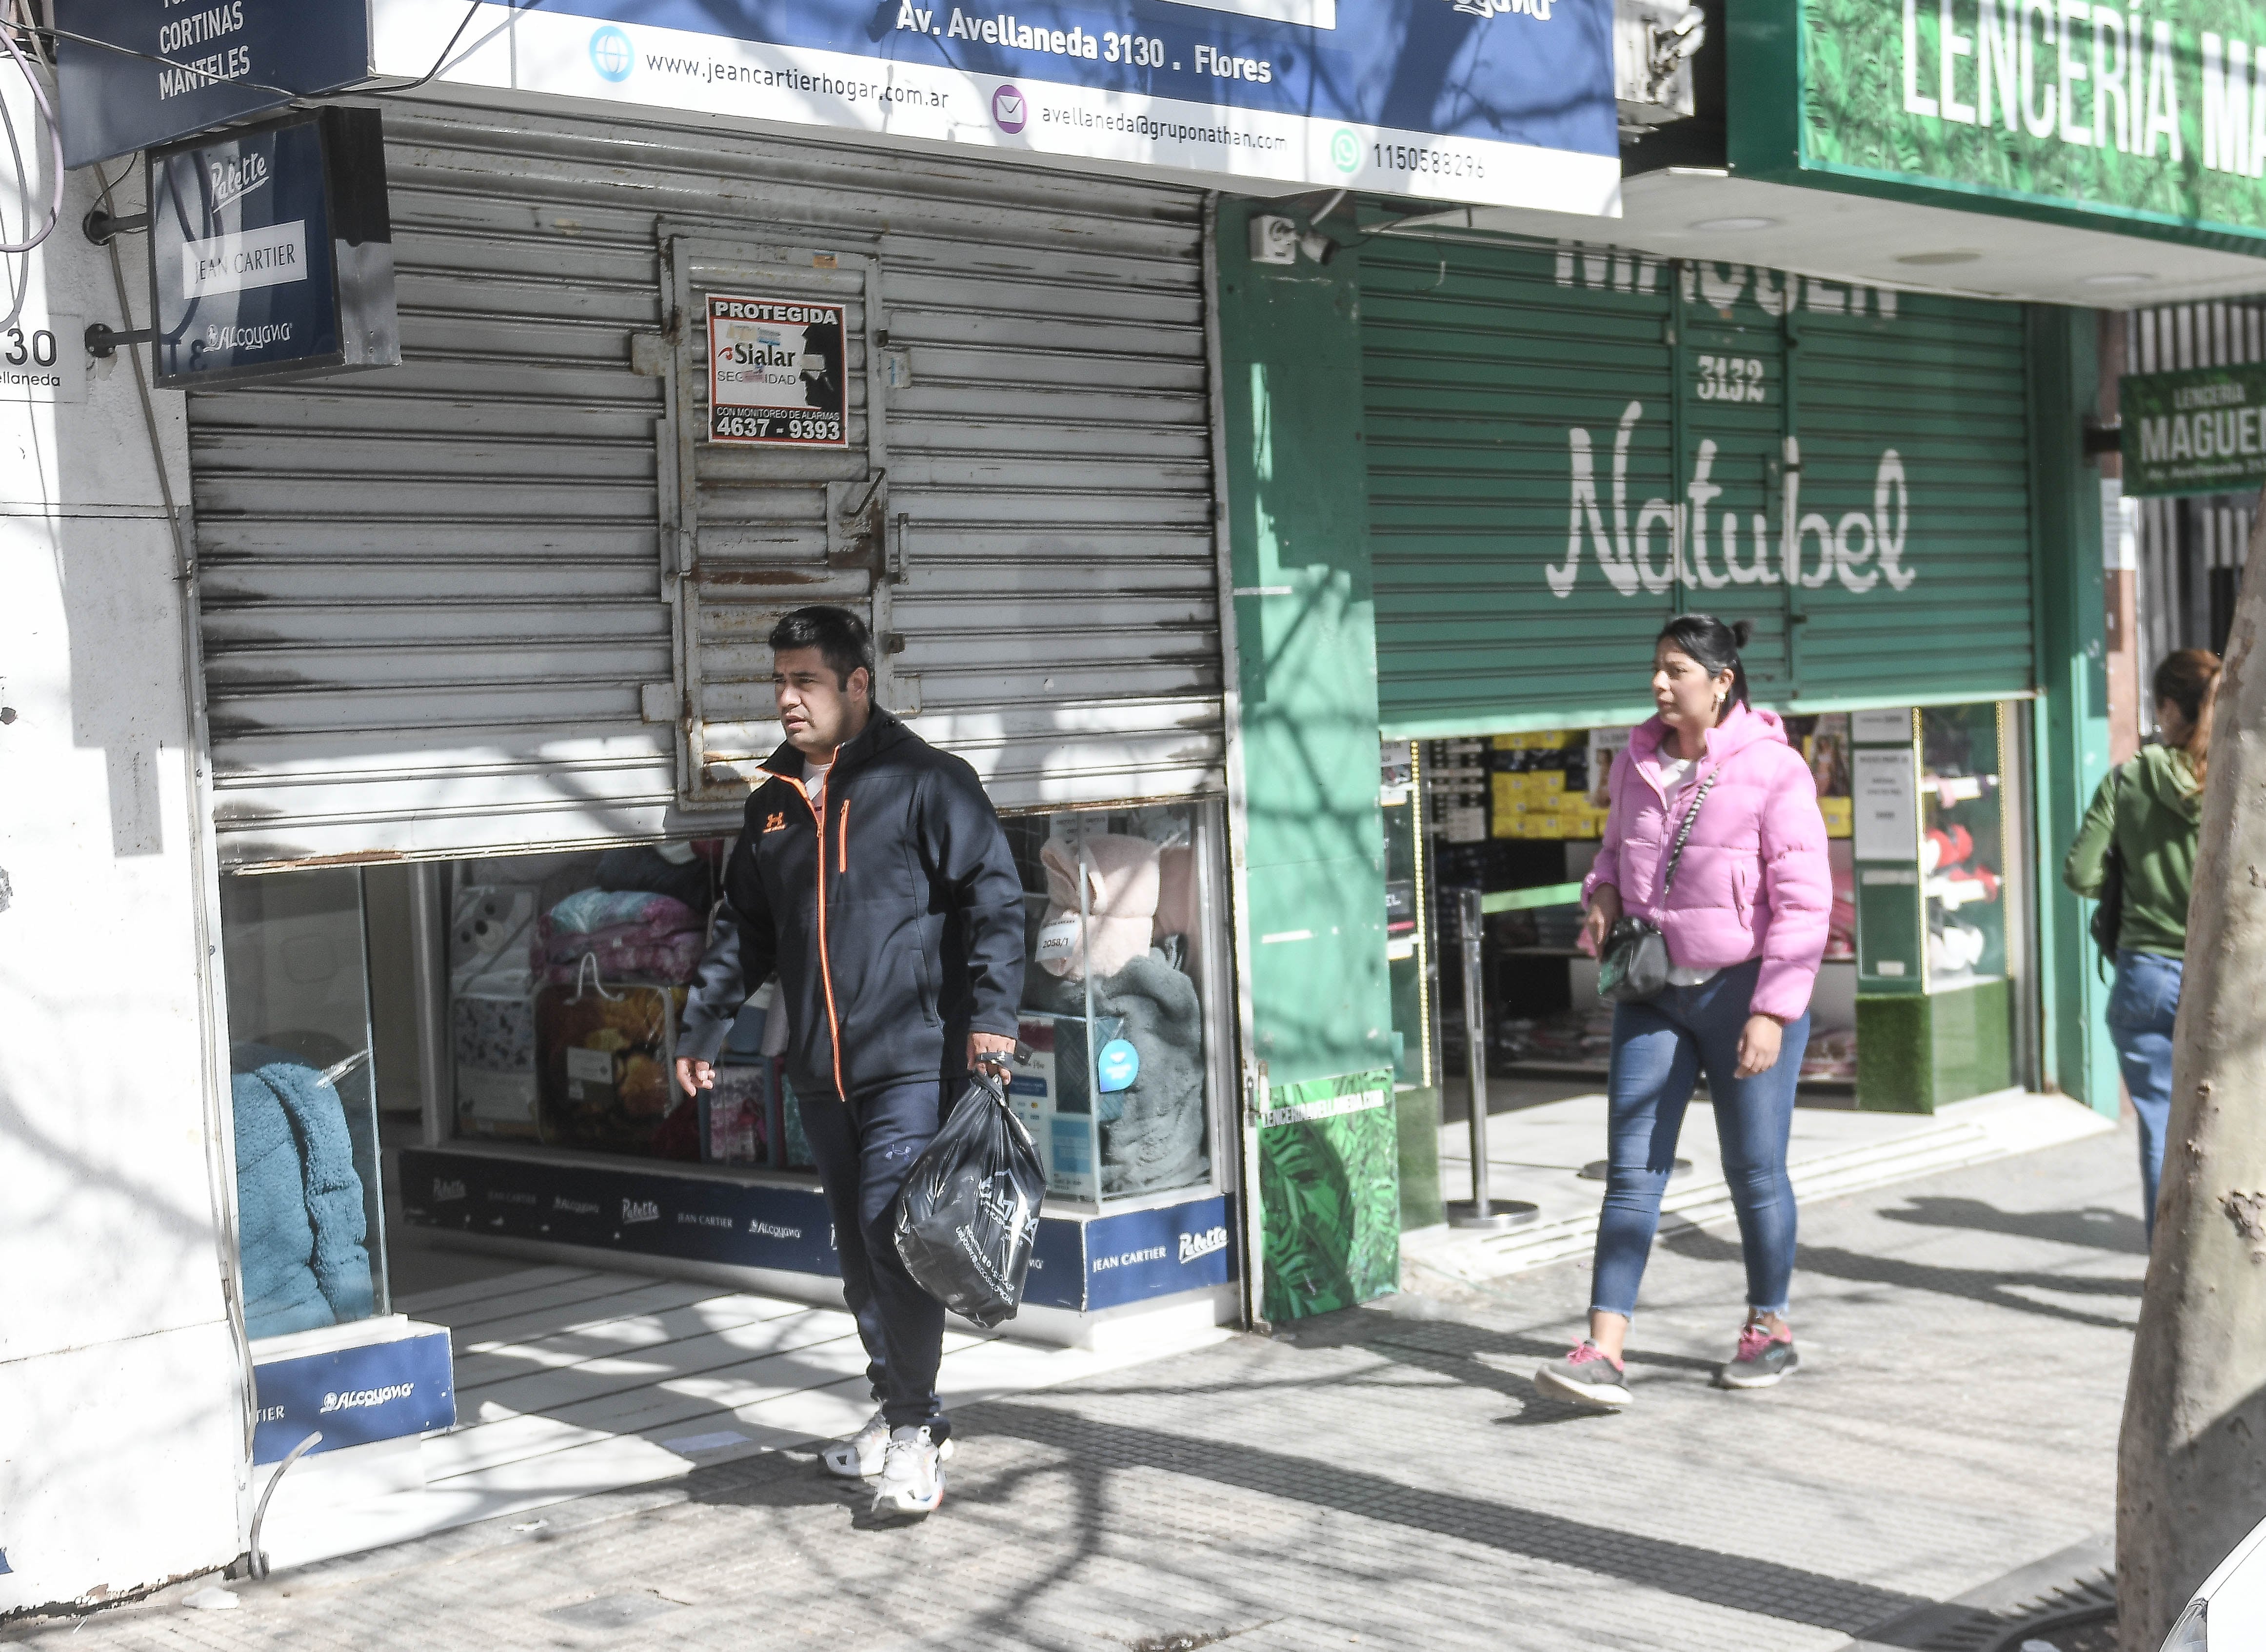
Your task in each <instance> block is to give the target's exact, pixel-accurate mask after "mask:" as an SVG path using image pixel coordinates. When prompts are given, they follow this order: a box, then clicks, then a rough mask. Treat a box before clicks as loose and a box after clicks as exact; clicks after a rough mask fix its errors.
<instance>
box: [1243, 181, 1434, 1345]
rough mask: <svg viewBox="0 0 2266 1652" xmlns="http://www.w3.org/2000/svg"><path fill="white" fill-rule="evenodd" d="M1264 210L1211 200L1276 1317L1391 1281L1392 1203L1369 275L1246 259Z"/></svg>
mask: <svg viewBox="0 0 2266 1652" xmlns="http://www.w3.org/2000/svg"><path fill="white" fill-rule="evenodd" d="M1270 210H1279V208H1269V207H1268V206H1266V205H1264V204H1261V203H1254V202H1248V201H1229V202H1224V203H1223V204H1222V206H1221V208H1220V212H1219V233H1218V238H1217V249H1218V259H1219V269H1218V295H1219V338H1220V360H1221V384H1220V388H1221V398H1222V411H1223V413H1224V426H1225V429H1224V435H1225V442H1226V452H1225V461H1226V471H1227V496H1228V511H1229V547H1230V555H1231V559H1232V568H1233V579H1234V586H1235V590H1236V593H1237V595H1236V596H1235V598H1234V602H1235V628H1236V658H1235V659H1234V660H1233V661H1232V662H1231V669H1232V670H1233V672H1234V674H1235V682H1236V687H1237V691H1238V698H1239V729H1240V753H1241V767H1242V793H1243V808H1242V810H1241V812H1240V819H1239V830H1238V837H1237V842H1236V843H1235V844H1234V851H1235V855H1234V859H1235V875H1236V878H1237V880H1238V882H1239V886H1240V887H1239V895H1240V900H1239V909H1240V914H1241V923H1242V925H1243V931H1244V932H1243V935H1242V937H1241V941H1242V945H1241V947H1239V952H1240V954H1241V956H1242V959H1243V962H1244V968H1245V969H1246V984H1247V988H1248V993H1249V1001H1250V1012H1249V1013H1250V1027H1249V1028H1248V1035H1249V1038H1250V1054H1251V1056H1252V1057H1253V1059H1254V1062H1263V1063H1265V1064H1266V1068H1267V1079H1268V1084H1267V1089H1266V1095H1265V1103H1266V1106H1267V1107H1268V1110H1269V1112H1271V1113H1272V1114H1273V1115H1276V1122H1272V1123H1268V1122H1264V1121H1265V1118H1266V1116H1267V1115H1265V1114H1262V1115H1261V1122H1260V1123H1259V1124H1258V1126H1257V1135H1258V1159H1259V1163H1258V1172H1259V1183H1260V1207H1261V1228H1262V1239H1261V1249H1262V1252H1263V1255H1262V1258H1261V1265H1262V1268H1263V1276H1262V1284H1263V1290H1262V1297H1261V1301H1262V1307H1263V1312H1264V1313H1265V1315H1266V1317H1268V1318H1269V1319H1286V1318H1295V1317H1297V1316H1299V1315H1302V1314H1307V1313H1316V1312H1327V1311H1328V1310H1330V1309H1332V1308H1337V1307H1343V1306H1348V1305H1351V1304H1352V1303H1354V1302H1358V1301H1362V1300H1365V1299H1366V1298H1368V1297H1374V1296H1377V1295H1379V1294H1381V1293H1382V1292H1384V1291H1385V1290H1391V1289H1392V1287H1393V1284H1394V1283H1395V1281H1396V1279H1397V1277H1398V1275H1399V1270H1400V1248H1399V1232H1400V1193H1399V1176H1398V1169H1397V1133H1396V1130H1395V1127H1394V1113H1393V1107H1392V998H1391V992H1390V987H1389V983H1388V982H1387V978H1386V973H1385V842H1384V831H1383V825H1382V822H1381V819H1380V816H1379V813H1378V800H1377V795H1378V707H1377V637H1376V614H1375V605H1374V602H1373V599H1372V596H1371V585H1370V559H1369V527H1368V509H1369V505H1368V487H1367V467H1366V464H1365V463H1364V459H1363V450H1362V431H1361V408H1362V359H1361V310H1360V292H1361V289H1360V272H1359V264H1360V260H1359V256H1358V254H1356V253H1354V252H1340V253H1339V254H1337V256H1336V257H1334V259H1332V260H1331V261H1330V262H1329V263H1328V264H1327V265H1322V264H1317V263H1315V262H1314V261H1313V260H1312V259H1309V258H1306V257H1305V256H1303V255H1302V256H1301V257H1300V258H1299V259H1298V261H1297V263H1296V264H1291V265H1254V263H1252V262H1251V260H1250V258H1249V255H1248V248H1249V243H1250V237H1249V228H1248V225H1249V220H1250V218H1251V217H1252V216H1253V215H1254V214H1255V213H1262V212H1267V211H1270ZM1254 1100H1258V1098H1256V1097H1254ZM1283 1115H1291V1116H1287V1117H1286V1116H1283Z"/></svg>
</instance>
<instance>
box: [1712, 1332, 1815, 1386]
mask: <svg viewBox="0 0 2266 1652" xmlns="http://www.w3.org/2000/svg"><path fill="white" fill-rule="evenodd" d="M1801 1369H1802V1356H1801V1355H1799V1354H1797V1353H1795V1351H1794V1333H1793V1332H1792V1331H1791V1330H1785V1331H1780V1332H1777V1333H1773V1331H1772V1330H1771V1328H1770V1327H1768V1326H1766V1325H1755V1324H1748V1325H1746V1326H1743V1327H1741V1328H1740V1331H1739V1346H1738V1347H1737V1349H1735V1350H1734V1351H1733V1353H1732V1355H1731V1359H1730V1363H1729V1364H1727V1365H1725V1366H1724V1367H1723V1368H1722V1369H1721V1370H1720V1371H1717V1372H1716V1373H1715V1384H1716V1386H1718V1387H1721V1388H1768V1387H1771V1386H1773V1385H1775V1384H1776V1383H1778V1382H1779V1381H1780V1379H1781V1378H1785V1377H1786V1376H1787V1374H1788V1373H1789V1372H1792V1371H1800V1370H1801Z"/></svg>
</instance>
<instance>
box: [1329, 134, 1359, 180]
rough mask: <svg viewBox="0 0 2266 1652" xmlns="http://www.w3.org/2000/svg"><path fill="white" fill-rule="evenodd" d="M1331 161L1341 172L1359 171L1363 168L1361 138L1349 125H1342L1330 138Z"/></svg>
mask: <svg viewBox="0 0 2266 1652" xmlns="http://www.w3.org/2000/svg"><path fill="white" fill-rule="evenodd" d="M1330 162H1331V164H1333V165H1334V166H1335V167H1336V168H1337V169H1338V171H1340V172H1357V171H1359V170H1360V168H1361V139H1360V138H1359V137H1358V136H1356V135H1355V133H1354V129H1353V128H1351V127H1349V126H1341V127H1340V128H1338V130H1337V135H1336V136H1335V137H1333V138H1332V139H1331V140H1330Z"/></svg>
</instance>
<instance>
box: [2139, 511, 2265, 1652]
mask: <svg viewBox="0 0 2266 1652" xmlns="http://www.w3.org/2000/svg"><path fill="white" fill-rule="evenodd" d="M2262 503H2266V501H2262ZM2253 524H2254V525H2253V527H2252V529H2251V535H2250V556H2249V564H2248V567H2247V568H2246V569H2245V571H2244V574H2243V578H2242V591H2241V596H2240V598H2239V599H2238V601H2237V603H2236V604H2235V610H2234V628H2233V634H2232V635H2230V636H2229V637H2228V639H2227V645H2226V673H2225V675H2224V676H2221V677H2220V679H2219V683H2218V710H2217V713H2216V714H2215V716H2214V718H2213V720H2212V728H2211V771H2210V778H2209V780H2208V782H2207V783H2206V785H2205V786H2204V809H2203V825H2202V838H2201V841H2200V843H2199V844H2198V845H2197V857H2196V870H2195V894H2194V897H2193V899H2192V901H2191V903H2190V904H2189V910H2188V948H2187V972H2186V978H2185V980H2184V982H2183V983H2182V989H2181V993H2180V1015H2179V1030H2178V1033H2177V1034H2176V1037H2175V1054H2174V1058H2173V1079H2172V1118H2171V1127H2170V1131H2169V1136H2168V1139H2167V1142H2166V1144H2165V1150H2164V1177H2163V1194H2162V1198H2161V1201H2160V1204H2159V1206H2158V1215H2157V1221H2156V1238H2155V1248H2154V1253H2153V1255H2152V1256H2151V1257H2150V1259H2149V1263H2148V1283H2147V1288H2146V1290H2145V1293H2144V1295H2143V1297H2142V1298H2141V1303H2140V1327H2139V1335H2138V1340H2137V1341H2136V1342H2135V1344H2134V1346H2133V1349H2132V1371H2131V1381H2130V1383H2129V1385H2128V1386H2127V1387H2126V1390H2125V1394H2124V1426H2123V1435H2122V1437H2121V1438H2120V1440H2119V1442H2118V1449H2117V1476H2116V1480H2117V1484H2116V1596H2117V1602H2118V1616H2117V1621H2118V1625H2119V1641H2120V1644H2121V1646H2122V1648H2123V1652H2157V1648H2158V1647H2159V1646H2160V1645H2161V1643H2162V1641H2163V1638H2164V1636H2165V1634H2167V1633H2168V1632H2169V1630H2170V1628H2171V1626H2172V1624H2173V1622H2174V1621H2175V1619H2177V1618H2178V1616H2179V1613H2180V1611H2181V1609H2182V1607H2183V1606H2184V1605H2185V1604H2187V1599H2188V1597H2189V1595H2190V1594H2192V1593H2193V1592H2194V1591H2195V1589H2196V1587H2197V1585H2198V1584H2200V1583H2202V1582H2203V1581H2204V1578H2205V1577H2207V1576H2209V1575H2210V1574H2211V1568H2213V1567H2215V1566H2217V1565H2218V1562H2219V1561H2221V1560H2222V1559H2224V1558H2225V1557H2226V1553H2227V1551H2228V1550H2230V1549H2232V1548H2233V1546H2234V1545H2235V1544H2236V1543H2237V1542H2239V1541H2240V1539H2241V1538H2242V1537H2243V1535H2244V1534H2245V1533H2246V1532H2248V1531H2249V1530H2250V1529H2251V1528H2252V1527H2253V1526H2255V1525H2256V1524H2258V1522H2259V1520H2260V1519H2261V1518H2262V1517H2266V653H2262V652H2261V650H2260V647H2259V644H2260V641H2261V639H2262V636H2266V509H2262V511H2261V513H2260V514H2259V515H2256V516H2255V517H2254V518H2253Z"/></svg>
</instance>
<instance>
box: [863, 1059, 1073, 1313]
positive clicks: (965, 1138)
mask: <svg viewBox="0 0 2266 1652" xmlns="http://www.w3.org/2000/svg"><path fill="white" fill-rule="evenodd" d="M1046 1192H1047V1173H1046V1168H1045V1166H1042V1164H1040V1162H1039V1150H1038V1148H1037V1146H1036V1144H1034V1143H1033V1142H1032V1140H1031V1133H1030V1132H1029V1131H1028V1130H1027V1129H1024V1128H1023V1122H1022V1120H1020V1119H1019V1118H1017V1117H1016V1116H1015V1115H1014V1113H1013V1111H1012V1109H1011V1108H1010V1107H1008V1106H1007V1095H1006V1092H1005V1090H1004V1089H1002V1088H1001V1087H1000V1086H999V1085H998V1082H997V1081H996V1080H994V1079H992V1078H990V1077H989V1076H988V1075H985V1074H982V1073H979V1074H978V1075H977V1076H976V1078H975V1079H973V1080H972V1081H971V1082H970V1083H969V1086H968V1088H967V1089H966V1090H965V1091H964V1092H963V1093H961V1098H960V1100H959V1101H958V1102H956V1103H955V1104H954V1107H953V1109H952V1116H951V1117H950V1118H948V1119H947V1120H946V1121H945V1122H944V1128H943V1129H940V1130H939V1131H938V1132H937V1133H936V1139H935V1140H934V1141H932V1142H931V1143H930V1144H928V1146H927V1148H926V1149H925V1150H924V1151H923V1152H922V1153H921V1156H920V1158H919V1159H918V1160H917V1161H916V1162H915V1164H914V1166H913V1167H912V1173H910V1175H908V1176H907V1177H906V1178H905V1186H904V1190H903V1192H902V1193H900V1194H899V1195H897V1232H896V1240H897V1255H898V1256H899V1257H900V1258H901V1259H902V1260H903V1262H904V1264H905V1271H906V1272H907V1273H909V1274H910V1275H911V1276H913V1283H916V1284H917V1285H918V1286H919V1287H920V1288H921V1289H922V1290H925V1291H927V1292H928V1294H929V1295H930V1296H932V1297H935V1298H936V1299H937V1300H938V1301H939V1302H941V1303H942V1304H944V1305H945V1306H946V1307H947V1308H949V1309H951V1310H952V1311H953V1312H954V1313H956V1314H958V1315H960V1316H961V1318H962V1319H972V1320H974V1321H975V1322H976V1324H977V1325H980V1326H982V1327H984V1328H985V1329H987V1330H988V1329H990V1327H992V1326H995V1325H997V1324H998V1323H999V1322H1000V1321H1001V1320H1002V1319H1013V1318H1014V1317H1015V1310H1016V1308H1017V1307H1019V1306H1020V1305H1021V1303H1022V1300H1023V1276H1024V1275H1025V1274H1026V1273H1027V1272H1028V1271H1029V1269H1030V1266H1031V1244H1032V1241H1033V1240H1034V1239H1036V1238H1037V1237H1038V1232H1039V1202H1040V1201H1041V1200H1042V1199H1043V1198H1045V1197H1046Z"/></svg>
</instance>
